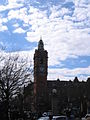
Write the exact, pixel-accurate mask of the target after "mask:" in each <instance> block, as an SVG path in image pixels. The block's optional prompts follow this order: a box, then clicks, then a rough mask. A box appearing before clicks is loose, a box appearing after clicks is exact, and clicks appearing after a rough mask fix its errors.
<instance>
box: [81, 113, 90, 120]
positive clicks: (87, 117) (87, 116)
mask: <svg viewBox="0 0 90 120" xmlns="http://www.w3.org/2000/svg"><path fill="white" fill-rule="evenodd" d="M87 119H90V114H86V115H85V117H83V118H82V120H87Z"/></svg>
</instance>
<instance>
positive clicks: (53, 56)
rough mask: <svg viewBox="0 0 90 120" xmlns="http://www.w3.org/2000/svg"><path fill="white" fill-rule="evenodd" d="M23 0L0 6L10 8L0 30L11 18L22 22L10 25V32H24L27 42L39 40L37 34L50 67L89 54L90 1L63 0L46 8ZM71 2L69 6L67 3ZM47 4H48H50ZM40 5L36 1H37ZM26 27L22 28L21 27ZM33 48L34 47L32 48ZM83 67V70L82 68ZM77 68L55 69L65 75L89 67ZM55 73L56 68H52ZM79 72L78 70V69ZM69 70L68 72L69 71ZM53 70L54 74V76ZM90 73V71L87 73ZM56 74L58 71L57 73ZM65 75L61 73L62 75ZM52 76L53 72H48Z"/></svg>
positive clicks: (9, 0)
mask: <svg viewBox="0 0 90 120" xmlns="http://www.w3.org/2000/svg"><path fill="white" fill-rule="evenodd" d="M26 2H27V1H26ZM26 2H25V0H14V2H13V0H8V2H7V4H6V5H5V6H4V5H1V6H0V11H5V10H9V11H8V13H7V18H5V17H4V18H3V17H2V18H3V19H2V20H1V22H0V23H1V28H2V30H7V29H8V28H7V26H6V24H4V25H3V23H7V22H8V21H11V20H16V21H17V22H18V20H20V21H21V22H22V26H21V24H20V23H19V22H18V24H12V26H13V27H14V29H15V30H14V31H13V33H23V34H24V33H26V36H25V39H26V40H27V41H30V42H38V40H39V38H40V36H41V35H42V39H43V41H44V43H45V49H46V50H47V51H48V55H49V66H55V65H59V66H60V67H61V66H62V64H61V61H65V60H66V59H68V58H75V59H78V58H79V56H90V34H89V33H90V12H89V11H90V2H89V0H87V1H86V0H74V1H73V0H66V1H65V2H64V3H63V4H61V5H49V7H47V9H44V7H45V6H44V5H43V7H42V9H39V7H35V6H34V5H30V3H29V5H28V4H26ZM69 2H72V3H73V4H74V5H73V7H74V9H72V6H69V7H71V8H70V9H69V7H66V6H64V5H65V3H66V4H67V5H68V4H69ZM49 4H50V3H49ZM38 5H39V4H38ZM25 26H27V29H25V30H24V28H23V27H25ZM32 51H33V50H32ZM82 69H83V70H82ZM82 69H80V68H78V69H74V70H69V69H64V70H63V69H58V71H63V72H65V71H66V72H65V74H67V75H69V74H70V73H71V74H72V75H75V74H78V73H80V72H79V70H80V71H82V73H80V74H83V73H84V72H85V71H84V69H85V70H86V71H87V73H88V69H89V68H87V69H86V68H82ZM52 71H54V73H55V76H56V75H57V74H56V73H58V72H57V69H54V70H53V69H52ZM77 71H78V72H77ZM68 72H69V73H68ZM54 73H53V75H54ZM89 73H90V72H89ZM58 74H59V73H58ZM65 74H63V73H62V78H63V76H64V77H65ZM50 75H52V73H50Z"/></svg>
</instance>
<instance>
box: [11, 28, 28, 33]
mask: <svg viewBox="0 0 90 120" xmlns="http://www.w3.org/2000/svg"><path fill="white" fill-rule="evenodd" d="M25 32H26V31H25V30H23V29H22V28H20V27H19V28H17V29H15V30H14V31H13V33H25Z"/></svg>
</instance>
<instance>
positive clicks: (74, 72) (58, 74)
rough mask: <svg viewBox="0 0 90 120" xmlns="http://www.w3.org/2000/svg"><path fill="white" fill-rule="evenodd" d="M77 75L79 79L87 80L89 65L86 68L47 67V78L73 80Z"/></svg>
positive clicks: (89, 74)
mask: <svg viewBox="0 0 90 120" xmlns="http://www.w3.org/2000/svg"><path fill="white" fill-rule="evenodd" d="M85 75H87V76H85ZM75 76H77V77H78V78H79V80H80V81H81V80H87V77H90V66H88V67H87V68H75V69H67V68H62V69H49V75H48V79H49V80H56V79H58V78H59V79H60V80H73V79H74V78H75Z"/></svg>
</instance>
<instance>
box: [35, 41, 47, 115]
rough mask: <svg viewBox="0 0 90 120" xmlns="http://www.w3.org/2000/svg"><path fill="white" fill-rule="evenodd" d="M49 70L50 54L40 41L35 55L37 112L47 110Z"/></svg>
mask: <svg viewBox="0 0 90 120" xmlns="http://www.w3.org/2000/svg"><path fill="white" fill-rule="evenodd" d="M47 68H48V53H47V51H46V50H44V44H43V41H42V39H40V41H39V42H38V49H36V50H35V54H34V102H35V110H36V112H40V113H42V112H44V111H45V110H47V108H46V107H47V101H48V100H47Z"/></svg>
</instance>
